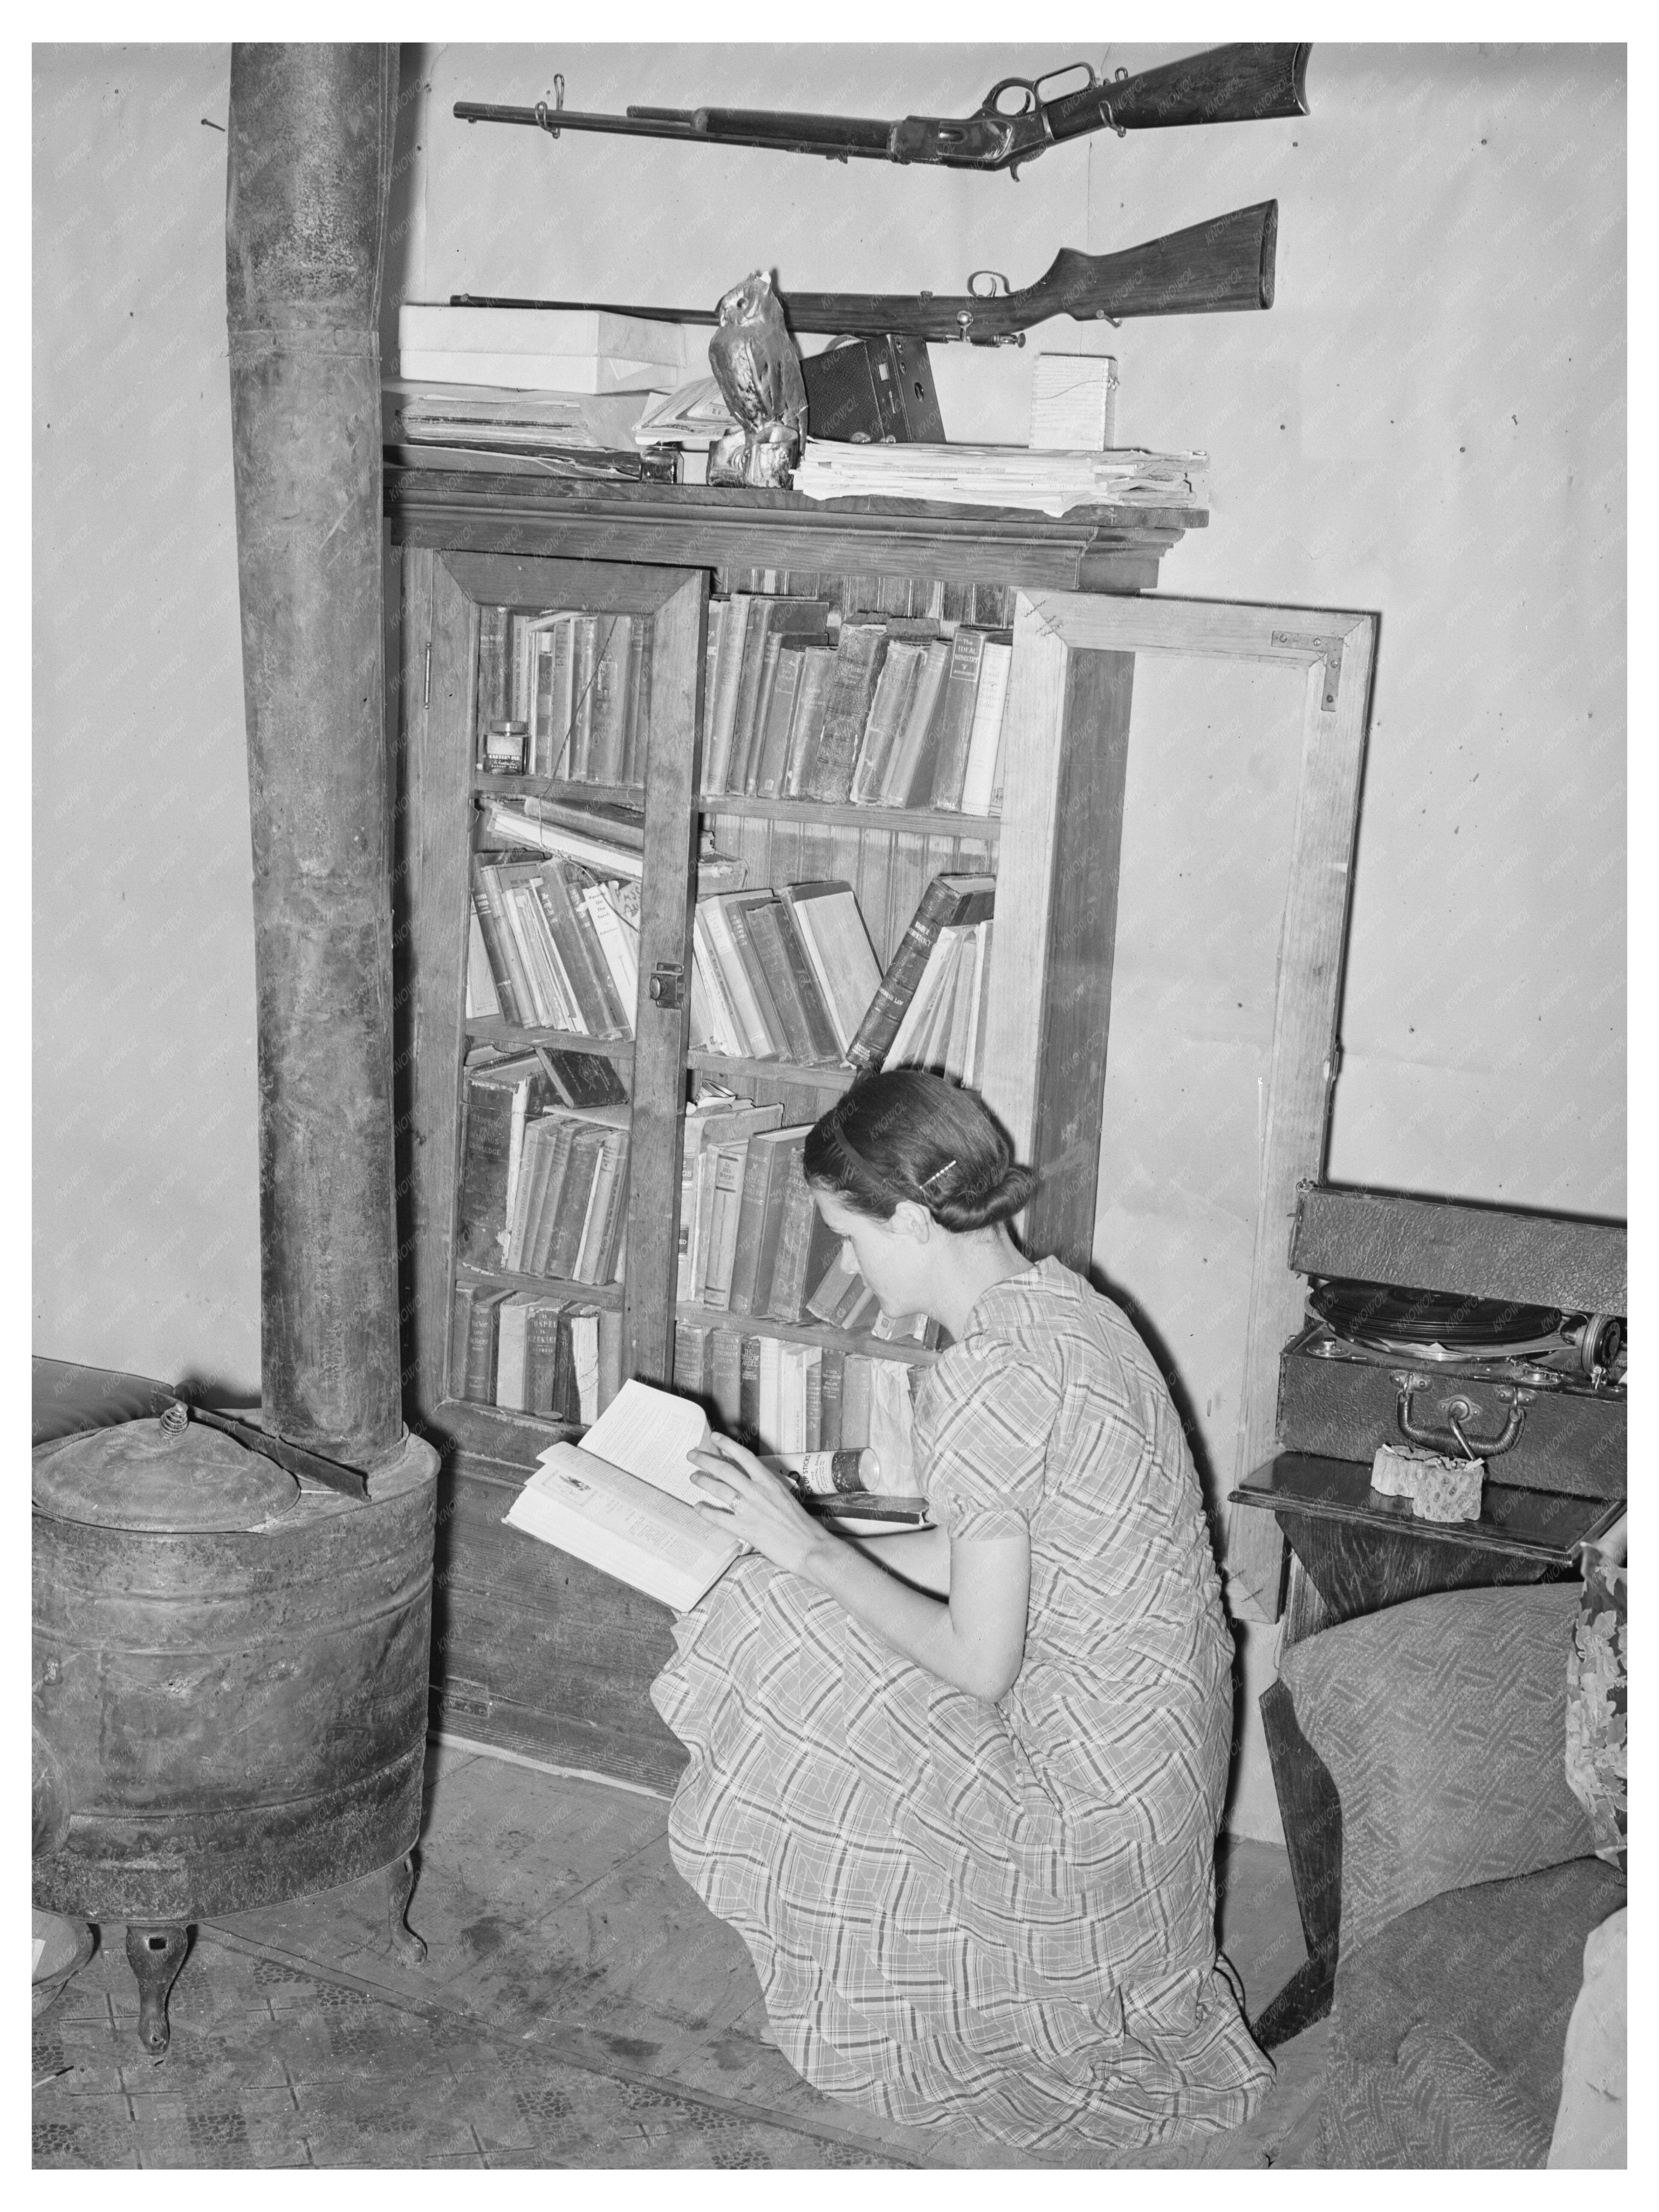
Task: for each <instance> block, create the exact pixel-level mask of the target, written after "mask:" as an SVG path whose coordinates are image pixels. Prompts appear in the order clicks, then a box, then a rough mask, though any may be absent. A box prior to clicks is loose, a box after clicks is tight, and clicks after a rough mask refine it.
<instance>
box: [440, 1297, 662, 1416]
mask: <svg viewBox="0 0 1659 2212" xmlns="http://www.w3.org/2000/svg"><path fill="white" fill-rule="evenodd" d="M622 1320H623V1317H622V1314H621V1311H620V1310H619V1309H618V1308H617V1307H615V1306H599V1305H587V1304H582V1303H581V1302H580V1300H577V1299H574V1298H559V1297H550V1296H548V1295H546V1294H544V1293H543V1292H541V1291H508V1290H503V1289H501V1288H500V1287H499V1286H495V1285H490V1284H488V1283H479V1282H475V1281H473V1280H471V1279H469V1278H463V1279H461V1280H459V1281H458V1282H457V1284H456V1285H455V1297H454V1304H453V1309H452V1311H451V1316H450V1339H449V1388H450V1395H452V1396H453V1397H457V1398H466V1399H470V1400H471V1401H472V1402H473V1403H474V1404H475V1405H481V1406H498V1407H501V1408H502V1410H503V1411H505V1412H507V1413H534V1414H537V1415H538V1416H539V1417H540V1418H541V1419H544V1420H551V1421H570V1422H573V1423H580V1425H582V1426H583V1427H586V1426H587V1425H589V1424H590V1423H592V1422H593V1421H596V1420H598V1419H599V1415H600V1414H601V1413H603V1412H604V1410H605V1407H606V1406H608V1405H609V1404H610V1402H611V1399H612V1398H614V1397H615V1396H616V1395H617V1391H618V1389H620V1388H621V1387H622V1358H623V1339H622Z"/></svg>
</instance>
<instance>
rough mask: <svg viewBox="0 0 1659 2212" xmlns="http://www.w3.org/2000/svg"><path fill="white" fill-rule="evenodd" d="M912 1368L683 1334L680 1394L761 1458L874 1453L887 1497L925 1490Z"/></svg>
mask: <svg viewBox="0 0 1659 2212" xmlns="http://www.w3.org/2000/svg"><path fill="white" fill-rule="evenodd" d="M915 1372H916V1370H915V1369H914V1368H913V1367H912V1366H911V1365H910V1364H909V1363H908V1361H904V1360H897V1359H887V1358H882V1357H881V1356H880V1355H879V1354H866V1353H864V1352H841V1351H837V1350H836V1348H835V1347H834V1346H830V1345H823V1344H791V1343H788V1342H786V1341H784V1340H782V1339H781V1338H778V1337H774V1336H764V1335H761V1334H749V1333H746V1332H744V1331H742V1330H739V1329H735V1328H720V1326H719V1325H718V1324H707V1323H702V1322H688V1321H682V1322H677V1323H676V1325H675V1329H674V1388H675V1389H676V1390H678V1391H680V1392H683V1393H684V1395H685V1396H687V1397H689V1398H695V1399H697V1400H698V1401H700V1402H701V1403H702V1404H703V1405H705V1406H706V1407H708V1413H709V1418H710V1420H711V1421H712V1423H713V1425H714V1427H715V1428H716V1429H717V1430H718V1431H720V1433H721V1434H722V1435H723V1436H729V1437H735V1438H736V1440H737V1441H738V1443H744V1444H747V1445H748V1447H749V1449H750V1450H751V1451H757V1452H766V1453H768V1454H772V1455H779V1456H783V1457H787V1458H795V1457H799V1455H803V1454H805V1453H807V1452H820V1451H825V1452H827V1451H859V1450H862V1449H866V1448H867V1447H872V1446H873V1448H874V1449H875V1452H876V1455H877V1458H878V1462H879V1474H878V1478H877V1480H878V1484H879V1487H880V1489H881V1490H882V1491H883V1492H890V1493H893V1494H896V1495H911V1494H914V1492H915V1468H914V1459H913V1443H912V1421H913V1402H912V1401H913V1392H914V1388H915Z"/></svg>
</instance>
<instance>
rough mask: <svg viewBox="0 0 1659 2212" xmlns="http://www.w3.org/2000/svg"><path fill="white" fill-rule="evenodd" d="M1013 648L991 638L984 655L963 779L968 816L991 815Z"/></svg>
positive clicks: (964, 806) (963, 807)
mask: <svg viewBox="0 0 1659 2212" xmlns="http://www.w3.org/2000/svg"><path fill="white" fill-rule="evenodd" d="M1012 659H1013V647H1012V646H1009V645H1006V644H1004V643H1003V642H1002V641H1001V640H1000V639H998V638H987V640H986V641H985V647H984V650H983V652H982V653H981V656H980V664H979V690H978V692H977V694H976V695H975V700H974V726H973V730H972V732H971V733H970V735H969V740H968V767H967V770H966V773H965V774H964V775H963V780H962V811H963V813H964V814H988V813H989V812H990V811H991V803H992V796H993V793H994V791H995V789H996V768H997V762H998V759H999V757H1000V755H1001V751H1002V720H1003V715H1004V714H1005V713H1006V709H1007V705H1008V672H1009V668H1010V665H1011V664H1012Z"/></svg>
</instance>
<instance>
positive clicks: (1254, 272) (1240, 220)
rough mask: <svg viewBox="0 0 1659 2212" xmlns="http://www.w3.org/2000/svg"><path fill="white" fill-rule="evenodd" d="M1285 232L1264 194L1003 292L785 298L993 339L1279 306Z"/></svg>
mask: <svg viewBox="0 0 1659 2212" xmlns="http://www.w3.org/2000/svg"><path fill="white" fill-rule="evenodd" d="M1278 235H1279V203H1278V201H1277V200H1259V201H1258V202H1257V203H1256V204H1255V206H1253V207H1246V208H1235V209H1233V210H1231V213H1230V214H1227V215H1221V216H1212V218H1211V219H1210V220H1209V221H1208V222H1198V223H1194V224H1192V225H1191V226H1190V227H1189V228H1187V229H1186V230H1176V231H1171V232H1170V234H1168V235H1167V236H1166V237H1164V238H1154V239H1151V240H1147V241H1146V243H1145V244H1144V245H1141V246H1124V247H1123V248H1121V251H1119V252H1115V253H1094V254H1091V253H1079V252H1075V251H1073V249H1071V248H1069V247H1062V248H1061V249H1060V252H1059V253H1057V254H1056V255H1055V257H1054V262H1053V263H1052V264H1051V265H1050V267H1049V268H1048V269H1047V270H1045V271H1044V273H1043V274H1042V276H1039V277H1038V278H1037V280H1036V283H1033V284H1027V285H1025V286H1024V288H1023V289H1020V290H1018V291H1014V292H1008V293H1005V294H1003V295H1001V296H1000V297H999V298H995V299H981V298H975V297H974V296H972V295H969V294H967V293H961V294H954V295H927V294H915V293H902V292H901V293H880V292H792V293H787V294H786V293H782V292H781V293H779V294H778V295H777V301H778V305H779V307H781V308H782V310H783V318H784V321H785V322H786V324H787V325H788V327H789V329H790V330H792V331H794V332H795V333H796V334H797V336H799V335H801V334H802V333H805V332H807V331H811V332H813V333H815V334H816V333H820V332H823V333H828V334H829V336H832V337H881V336H883V335H884V334H885V333H887V332H889V331H891V332H892V333H893V334H894V335H895V336H897V337H919V338H929V339H932V340H933V341H934V342H936V343H944V342H945V341H948V340H951V339H959V338H966V339H967V340H968V341H969V343H973V344H981V345H990V344H994V343H996V342H997V340H998V339H999V338H1006V337H1011V336H1012V334H1013V333H1014V332H1016V331H1023V330H1027V329H1029V328H1030V326H1031V325H1033V324H1035V323H1040V322H1045V321H1047V320H1048V319H1050V318H1052V317H1054V316H1057V315H1069V316H1071V317H1072V318H1073V320H1074V321H1078V322H1087V321H1096V320H1102V319H1107V318H1111V319H1122V318H1124V317H1126V316H1142V315H1214V314H1230V313H1246V312H1249V310H1251V309H1261V308H1265V307H1272V305H1273V264H1274V254H1275V247H1276V244H1277V240H1278ZM450 305H451V306H452V307H548V308H558V309H564V310H571V309H574V310H576V311H577V312H579V313H586V314H601V315H636V316H638V317H640V318H641V320H643V321H646V322H657V323H706V324H713V323H716V322H718V320H719V317H718V315H717V314H716V313H714V310H713V309H712V308H704V307H618V306H617V305H615V304H613V303H612V302H611V301H596V300H516V299H502V298H499V297H489V296H484V295H478V294H476V293H470V292H455V293H452V294H451V295H450Z"/></svg>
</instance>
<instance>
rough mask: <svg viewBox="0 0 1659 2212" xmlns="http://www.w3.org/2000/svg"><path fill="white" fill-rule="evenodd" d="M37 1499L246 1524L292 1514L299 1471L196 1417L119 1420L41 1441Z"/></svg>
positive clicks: (92, 1517) (172, 1522)
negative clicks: (291, 1470)
mask: <svg viewBox="0 0 1659 2212" xmlns="http://www.w3.org/2000/svg"><path fill="white" fill-rule="evenodd" d="M33 1490H34V1504H35V1506H36V1509H37V1510H39V1511H40V1512H42V1513H49V1514H51V1515H52V1517H53V1518H54V1519H55V1520H58V1521H84V1522H92V1523H94V1524H95V1525H97V1526H99V1527H103V1528H135V1529H145V1530H149V1531H152V1532H156V1531H161V1530H167V1531H169V1532H173V1533H176V1534H190V1533H191V1532H198V1531H199V1532H204V1533H213V1532H217V1533H219V1534H229V1533H232V1532H234V1531H238V1530H240V1531H243V1532H246V1531H247V1530H249V1529H252V1528H259V1527H260V1526H262V1525H263V1524H264V1522H268V1521H271V1520H274V1519H275V1518H276V1516H277V1515H279V1514H282V1513H286V1512H287V1511H288V1510H289V1507H290V1506H292V1505H293V1504H295V1501H296V1500H297V1498H299V1495H300V1486H299V1485H298V1483H297V1482H295V1480H294V1478H293V1476H292V1475H291V1474H285V1473H284V1472H283V1469H282V1468H279V1467H274V1466H272V1464H271V1462H270V1461H269V1460H267V1459H262V1458H260V1457H258V1455H256V1454H255V1453H253V1452H250V1451H244V1450H243V1449H242V1447H241V1446H240V1444H238V1443H233V1442H232V1441H231V1439H230V1438H229V1437H227V1436H223V1435H222V1434H220V1433H219V1432H218V1431H216V1430H213V1429H209V1428H204V1427H202V1426H200V1425H198V1424H197V1423H196V1422H194V1421H191V1422H188V1423H186V1424H184V1425H176V1426H175V1425H172V1424H170V1423H169V1422H168V1420H167V1419H166V1418H165V1417H164V1418H163V1419H161V1420H156V1421H121V1422H118V1423H117V1424H116V1425H115V1426H114V1427H112V1428H106V1429H94V1430H91V1431H89V1432H88V1434H87V1435H85V1436H81V1437H71V1438H70V1439H68V1440H67V1441H60V1442H58V1443H50V1444H43V1445H41V1446H40V1449H38V1450H37V1451H36V1453H35V1455H34V1483H33Z"/></svg>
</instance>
